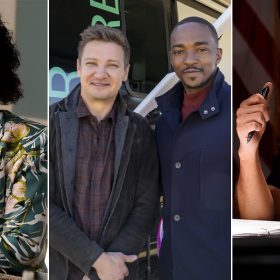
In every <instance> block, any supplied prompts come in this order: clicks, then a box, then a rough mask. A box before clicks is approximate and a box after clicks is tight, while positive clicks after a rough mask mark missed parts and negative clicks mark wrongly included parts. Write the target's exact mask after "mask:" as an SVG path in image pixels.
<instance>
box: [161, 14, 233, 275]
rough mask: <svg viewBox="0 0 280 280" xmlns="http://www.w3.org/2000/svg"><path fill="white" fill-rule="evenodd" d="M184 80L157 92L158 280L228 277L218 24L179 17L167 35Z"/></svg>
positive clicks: (227, 169)
mask: <svg viewBox="0 0 280 280" xmlns="http://www.w3.org/2000/svg"><path fill="white" fill-rule="evenodd" d="M170 44H171V50H170V60H171V64H172V66H173V68H174V71H175V72H176V74H177V76H178V77H179V79H180V81H179V82H178V83H177V84H176V85H175V86H174V87H173V88H172V89H171V90H169V91H168V92H167V93H165V94H164V95H162V96H160V97H158V98H157V103H158V106H159V108H160V110H161V112H162V114H161V117H160V119H159V120H158V123H157V125H156V139H157V147H158V152H159V157H160V167H161V172H160V173H161V183H162V187H163V196H164V200H163V201H164V203H163V212H162V213H163V240H162V245H161V251H160V280H185V279H196V280H205V279H207V280H212V279H213V280H214V279H215V280H217V279H219V280H227V279H230V256H231V251H230V244H231V231H230V224H231V211H230V209H231V208H230V204H231V95H230V86H229V85H228V84H227V83H226V82H225V80H224V76H223V74H222V73H221V71H220V70H219V69H218V67H217V65H218V63H219V62H220V60H221V57H222V50H221V49H220V48H219V47H218V36H217V32H216V30H215V28H214V27H213V25H211V24H210V23H209V22H207V21H206V20H204V19H202V18H198V17H190V18H186V19H184V20H182V21H181V22H179V23H178V24H177V25H176V26H175V27H174V29H173V31H172V33H171V38H170Z"/></svg>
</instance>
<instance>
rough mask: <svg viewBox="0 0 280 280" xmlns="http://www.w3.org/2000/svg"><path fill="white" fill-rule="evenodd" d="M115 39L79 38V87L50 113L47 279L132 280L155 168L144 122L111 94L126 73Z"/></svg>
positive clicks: (122, 44)
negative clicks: (48, 253)
mask: <svg viewBox="0 0 280 280" xmlns="http://www.w3.org/2000/svg"><path fill="white" fill-rule="evenodd" d="M129 52H130V50H129V44H128V42H127V39H126V37H125V36H124V35H123V34H122V32H121V31H119V30H117V29H113V28H110V27H105V26H94V27H89V28H88V29H86V30H85V31H84V32H83V33H82V34H81V41H80V44H79V47H78V59H77V71H78V74H79V76H80V81H81V84H80V85H79V86H78V87H77V88H75V89H74V90H73V92H71V93H70V95H69V96H68V97H67V98H65V99H64V100H62V101H60V102H59V103H57V104H54V105H52V106H51V109H50V139H51V140H50V142H51V143H50V147H51V148H50V158H51V160H50V279H58V280H62V279H75V280H78V279H88V278H90V279H96V280H97V279H101V280H120V279H124V278H125V279H137V254H138V253H139V251H140V250H141V249H142V248H143V246H144V243H145V241H146V238H147V235H148V233H149V232H150V229H151V227H152V224H153V222H154V219H155V217H156V214H157V209H158V200H159V199H158V160H157V153H156V148H155V144H154V142H153V135H152V131H151V129H150V127H149V126H148V124H147V123H146V121H145V120H144V119H143V118H142V117H141V116H139V115H137V114H135V113H133V112H130V111H129V110H128V109H127V108H126V104H125V103H124V101H123V99H122V98H121V96H120V95H119V94H118V92H119V89H120V87H121V85H122V82H123V81H125V80H126V79H127V76H128V70H129Z"/></svg>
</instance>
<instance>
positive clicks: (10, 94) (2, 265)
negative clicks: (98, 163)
mask: <svg viewBox="0 0 280 280" xmlns="http://www.w3.org/2000/svg"><path fill="white" fill-rule="evenodd" d="M0 56H1V58H0V61H1V67H0V75H1V80H0V104H2V105H6V104H13V103H16V102H17V101H18V100H19V98H21V97H23V95H22V90H21V82H20V79H19V77H18V75H17V73H16V70H17V69H18V67H19V65H20V61H19V53H18V51H17V49H16V47H15V45H14V44H13V42H12V35H11V33H10V32H9V31H8V29H7V28H6V26H5V24H4V23H3V21H2V18H1V16H0ZM46 214H47V131H46V127H45V126H43V125H41V124H38V123H35V122H32V121H30V120H26V119H23V118H21V117H19V116H16V115H14V114H13V113H11V112H9V111H5V110H0V273H4V274H12V275H22V272H23V271H24V270H31V271H34V272H36V271H44V270H45V267H44V258H45V254H46V235H47V215H46Z"/></svg>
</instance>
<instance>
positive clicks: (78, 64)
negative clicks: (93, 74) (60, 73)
mask: <svg viewBox="0 0 280 280" xmlns="http://www.w3.org/2000/svg"><path fill="white" fill-rule="evenodd" d="M76 64H77V73H78V76H80V72H81V64H80V60H79V58H77V63H76Z"/></svg>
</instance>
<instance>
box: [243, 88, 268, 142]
mask: <svg viewBox="0 0 280 280" xmlns="http://www.w3.org/2000/svg"><path fill="white" fill-rule="evenodd" d="M268 92H269V87H268V86H266V87H264V88H263V89H262V90H261V93H260V94H261V95H262V96H263V97H264V98H267V96H268ZM254 132H255V131H251V132H249V133H248V136H247V143H249V142H250V141H251V139H252V137H253V135H254Z"/></svg>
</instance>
